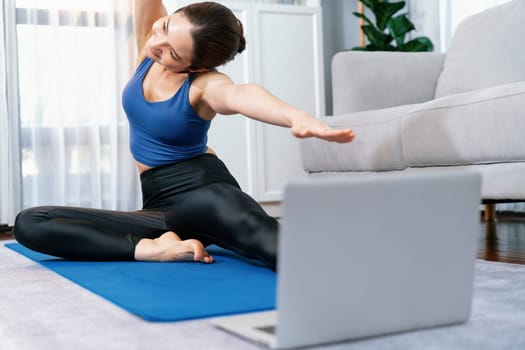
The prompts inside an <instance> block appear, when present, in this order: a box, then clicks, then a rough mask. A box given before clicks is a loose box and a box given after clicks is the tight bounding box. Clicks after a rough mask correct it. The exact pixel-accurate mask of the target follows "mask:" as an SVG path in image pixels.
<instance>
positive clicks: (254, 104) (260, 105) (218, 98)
mask: <svg viewBox="0 0 525 350" xmlns="http://www.w3.org/2000/svg"><path fill="white" fill-rule="evenodd" d="M210 74H214V76H213V78H210V79H208V81H207V84H206V87H205V88H204V89H203V94H202V101H203V102H205V103H206V104H207V105H208V106H209V107H210V108H211V109H212V110H214V111H215V112H216V113H219V114H226V115H228V114H236V113H240V114H243V115H245V116H247V117H249V118H252V119H255V120H259V121H262V122H265V123H269V124H274V125H278V126H284V127H290V128H292V134H293V135H294V136H296V137H300V138H304V137H318V138H322V139H325V140H328V141H335V142H350V141H352V140H353V139H354V137H355V135H354V132H353V131H352V129H343V130H338V129H333V128H331V127H329V126H327V125H326V124H324V123H322V122H320V121H319V120H317V119H316V118H314V117H312V116H311V115H310V114H309V113H307V112H305V111H302V110H300V109H297V108H295V107H293V106H291V105H289V104H287V103H285V102H284V101H282V100H280V99H279V98H277V97H275V96H273V95H272V94H271V93H270V92H269V91H267V90H266V89H264V88H263V87H261V86H260V85H257V84H240V85H237V84H233V82H232V81H231V79H230V78H229V77H227V76H226V75H224V74H221V73H210Z"/></svg>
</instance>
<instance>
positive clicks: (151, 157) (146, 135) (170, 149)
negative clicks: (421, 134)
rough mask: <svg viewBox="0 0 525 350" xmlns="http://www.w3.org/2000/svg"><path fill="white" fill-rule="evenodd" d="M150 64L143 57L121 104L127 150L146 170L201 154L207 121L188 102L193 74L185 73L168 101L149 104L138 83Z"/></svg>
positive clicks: (208, 124)
mask: <svg viewBox="0 0 525 350" xmlns="http://www.w3.org/2000/svg"><path fill="white" fill-rule="evenodd" d="M153 63H154V61H153V60H151V59H150V58H147V57H146V58H145V59H144V61H142V62H141V63H140V65H139V66H138V68H137V70H136V71H135V74H134V75H133V77H132V78H131V80H130V81H129V82H128V84H127V85H126V87H125V88H124V91H123V94H122V105H123V107H124V111H125V112H126V115H127V117H128V121H129V126H130V149H131V153H132V154H133V157H134V158H135V160H137V161H139V162H140V163H142V164H145V165H147V166H150V167H156V166H160V165H165V164H171V163H175V162H177V161H181V160H186V159H189V158H193V157H195V156H197V155H200V154H203V153H205V152H206V149H207V142H208V135H207V134H208V129H209V127H210V121H209V120H205V119H202V118H201V117H200V116H199V115H198V114H197V113H195V111H194V110H193V108H192V106H191V105H190V102H189V90H190V86H191V83H192V82H193V80H194V78H195V76H196V75H194V74H191V73H190V74H189V75H188V78H187V79H186V80H185V81H184V83H183V84H182V86H181V87H180V88H179V90H178V91H177V92H176V93H175V95H173V96H172V97H171V98H169V99H167V100H164V101H159V102H149V101H147V100H146V98H145V97H144V93H143V89H142V82H143V80H144V77H145V76H146V73H147V72H148V70H149V69H150V68H151V66H152V65H153Z"/></svg>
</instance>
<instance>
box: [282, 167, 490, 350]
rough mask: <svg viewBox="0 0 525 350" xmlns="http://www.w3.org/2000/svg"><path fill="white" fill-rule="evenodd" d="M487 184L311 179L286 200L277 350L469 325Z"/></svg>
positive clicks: (445, 175)
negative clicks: (481, 208) (483, 190)
mask: <svg viewBox="0 0 525 350" xmlns="http://www.w3.org/2000/svg"><path fill="white" fill-rule="evenodd" d="M480 187H481V177H480V175H479V174H477V173H474V172H458V171H451V172H449V171H444V172H439V173H427V174H421V173H418V174H406V173H404V174H381V175H378V176H370V177H355V178H351V177H340V178H334V177H330V178H320V179H319V178H317V179H315V178H310V179H306V180H304V181H300V182H295V183H291V184H290V185H289V186H287V189H286V191H285V196H284V208H283V222H282V226H281V233H280V242H279V255H278V256H279V261H278V271H279V275H278V298H277V300H278V310H279V313H278V327H277V345H278V346H279V347H293V346H303V345H312V344H320V343H325V342H335V341H341V340H345V339H351V338H359V337H366V336H371V335H377V334H383V333H390V332H399V331H405V330H410V329H415V328H421V327H429V326H434V325H443V324H450V323H456V322H462V321H465V320H466V319H467V318H468V316H469V314H470V304H471V296H472V282H473V273H474V262H475V254H476V245H477V244H476V243H477V237H478V234H479V203H480Z"/></svg>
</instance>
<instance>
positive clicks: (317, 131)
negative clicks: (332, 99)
mask: <svg viewBox="0 0 525 350" xmlns="http://www.w3.org/2000/svg"><path fill="white" fill-rule="evenodd" d="M292 134H293V135H294V136H295V137H298V138H306V137H317V138H320V139H323V140H327V141H333V142H338V143H345V142H351V141H352V140H353V139H354V138H355V134H354V132H353V131H352V129H350V128H348V129H342V130H338V129H333V128H331V127H329V126H328V125H326V124H324V123H323V122H321V121H319V120H317V119H315V118H313V117H312V116H310V115H309V114H308V113H306V112H302V111H301V112H300V113H299V114H298V115H297V117H295V118H294V119H293V122H292Z"/></svg>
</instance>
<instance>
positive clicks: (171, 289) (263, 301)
mask: <svg viewBox="0 0 525 350" xmlns="http://www.w3.org/2000/svg"><path fill="white" fill-rule="evenodd" d="M6 246H7V247H8V248H10V249H12V250H14V251H16V252H18V253H20V254H22V255H24V256H26V257H28V258H30V259H31V260H33V261H36V262H37V263H39V264H41V265H42V266H44V267H46V268H48V269H50V270H51V271H54V272H56V273H58V274H59V275H61V276H63V277H65V278H67V279H69V280H71V281H73V282H75V283H77V284H79V285H81V286H82V287H84V288H87V289H88V290H90V291H91V292H93V293H95V294H98V295H100V296H101V297H103V298H105V299H107V300H109V301H111V302H112V303H114V304H116V305H118V306H120V307H121V308H123V309H125V310H127V311H129V312H131V313H133V314H135V315H137V316H140V317H142V318H143V319H145V320H148V321H155V322H168V321H182V320H191V319H198V318H205V317H214V316H223V315H231V314H237V313H245V312H254V311H264V310H272V309H275V294H276V273H275V272H273V271H271V270H269V269H267V268H264V267H262V266H258V265H257V264H254V263H252V262H250V261H247V260H246V259H243V258H242V257H240V256H239V255H236V254H235V253H233V252H230V251H227V250H224V249H221V248H219V247H216V246H209V247H207V248H206V250H207V251H208V252H209V253H210V254H211V255H213V257H214V263H213V264H210V265H207V264H201V263H195V262H175V263H159V262H138V261H129V262H127V261H125V262H120V261H119V262H88V261H70V260H64V259H60V258H56V257H53V256H50V255H45V254H40V253H37V252H34V251H32V250H29V249H27V248H25V247H23V246H22V245H20V244H18V243H8V244H6Z"/></svg>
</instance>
